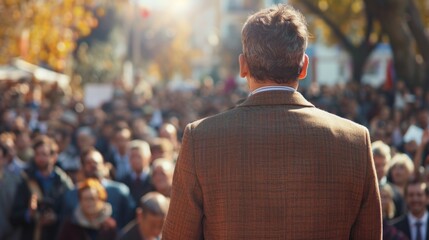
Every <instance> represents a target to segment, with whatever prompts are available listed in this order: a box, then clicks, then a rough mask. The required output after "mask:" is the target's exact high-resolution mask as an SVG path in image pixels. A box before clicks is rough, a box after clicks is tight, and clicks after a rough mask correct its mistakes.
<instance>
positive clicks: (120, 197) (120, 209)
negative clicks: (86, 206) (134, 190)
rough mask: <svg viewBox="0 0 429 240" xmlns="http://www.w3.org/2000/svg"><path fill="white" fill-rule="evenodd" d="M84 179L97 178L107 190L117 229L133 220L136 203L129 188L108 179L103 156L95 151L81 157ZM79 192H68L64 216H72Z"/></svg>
mask: <svg viewBox="0 0 429 240" xmlns="http://www.w3.org/2000/svg"><path fill="white" fill-rule="evenodd" d="M81 165H82V169H81V171H82V175H83V179H82V180H85V179H88V178H95V179H98V181H100V183H101V185H103V187H104V188H105V189H106V192H107V202H108V203H109V204H110V205H111V206H112V217H113V219H115V220H116V223H117V227H118V228H122V227H123V226H125V225H126V224H127V223H128V222H129V221H131V219H132V218H133V212H134V209H135V202H134V200H133V198H132V197H131V194H130V190H129V188H128V187H127V186H126V185H125V184H123V183H120V182H116V181H113V180H110V179H107V178H106V175H107V169H106V167H105V165H104V160H103V156H102V155H101V153H100V152H98V151H97V150H95V149H89V150H87V151H86V152H84V153H82V155H81ZM78 202H79V198H78V190H77V189H72V190H70V191H68V192H66V194H65V197H64V201H63V215H64V216H65V217H67V216H71V215H72V214H73V211H74V209H75V208H76V206H77V205H78Z"/></svg>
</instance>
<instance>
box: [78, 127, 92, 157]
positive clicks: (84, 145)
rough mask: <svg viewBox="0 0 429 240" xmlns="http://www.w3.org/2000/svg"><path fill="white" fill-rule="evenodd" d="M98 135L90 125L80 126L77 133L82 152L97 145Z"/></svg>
mask: <svg viewBox="0 0 429 240" xmlns="http://www.w3.org/2000/svg"><path fill="white" fill-rule="evenodd" d="M96 142H97V136H96V134H95V133H94V131H93V130H92V129H91V128H90V127H80V128H78V129H77V133H76V143H77V147H78V149H79V152H80V153H83V152H86V151H88V150H89V149H92V148H94V147H95V144H96Z"/></svg>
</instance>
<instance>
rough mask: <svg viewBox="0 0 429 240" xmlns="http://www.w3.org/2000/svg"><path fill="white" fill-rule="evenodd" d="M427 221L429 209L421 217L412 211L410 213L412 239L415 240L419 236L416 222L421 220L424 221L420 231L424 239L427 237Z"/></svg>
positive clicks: (409, 221)
mask: <svg viewBox="0 0 429 240" xmlns="http://www.w3.org/2000/svg"><path fill="white" fill-rule="evenodd" d="M427 221H428V211H425V214H423V217H421V218H416V217H415V216H413V215H412V214H411V213H408V223H409V224H410V234H411V240H415V239H416V237H417V228H416V222H421V223H422V225H421V227H420V232H421V234H422V239H426V234H427V229H426V226H427Z"/></svg>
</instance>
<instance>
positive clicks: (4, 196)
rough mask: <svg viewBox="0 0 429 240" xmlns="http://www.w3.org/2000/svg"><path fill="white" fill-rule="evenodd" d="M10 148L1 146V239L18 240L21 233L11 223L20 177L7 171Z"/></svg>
mask: <svg viewBox="0 0 429 240" xmlns="http://www.w3.org/2000/svg"><path fill="white" fill-rule="evenodd" d="M7 156H8V147H7V146H5V145H4V144H0V213H1V214H0V239H2V240H18V239H19V238H20V231H19V229H17V228H13V227H12V226H11V225H10V222H9V215H10V213H11V210H12V204H13V199H14V196H15V192H16V188H17V186H18V184H19V182H20V180H21V179H20V178H19V176H17V175H16V174H13V173H11V172H9V171H5V166H6V162H7Z"/></svg>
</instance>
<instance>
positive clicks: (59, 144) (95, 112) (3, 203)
mask: <svg viewBox="0 0 429 240" xmlns="http://www.w3.org/2000/svg"><path fill="white" fill-rule="evenodd" d="M299 91H300V92H301V93H302V94H303V95H304V96H305V97H306V98H307V99H309V100H310V101H311V102H312V103H313V104H314V105H315V106H316V107H318V108H321V109H324V110H326V111H329V112H332V113H334V114H337V115H339V116H342V117H344V118H348V119H350V120H352V121H355V122H357V123H360V124H362V125H364V126H366V127H368V129H369V131H370V134H371V140H372V142H373V143H372V144H373V155H374V160H375V167H376V171H377V175H378V179H379V185H380V191H381V197H382V206H383V216H384V220H385V224H384V227H385V231H384V234H385V239H407V237H406V233H403V231H406V230H403V229H402V226H401V225H400V224H401V219H402V218H403V217H404V216H407V214H414V215H415V216H416V218H418V216H420V214H427V210H426V206H427V205H428V204H429V191H428V190H427V188H426V181H429V158H428V155H429V144H428V143H429V133H428V132H427V131H426V129H427V127H428V124H429V94H425V93H424V91H423V90H422V89H420V88H415V89H409V88H407V87H406V85H405V84H404V83H402V82H397V83H396V84H395V86H394V87H390V88H386V87H384V86H382V87H379V88H374V87H371V86H368V85H359V84H357V83H353V82H349V83H345V84H337V85H334V86H318V85H317V83H312V84H310V86H309V87H308V88H305V89H304V88H303V89H300V90H299ZM0 93H1V94H0V116H1V118H0V239H4V240H10V239H35V240H42V239H47V240H49V239H90V240H94V239H158V238H159V237H160V233H161V229H162V224H163V221H164V217H165V215H166V213H167V212H168V205H169V196H170V191H171V185H172V181H173V172H174V167H175V161H176V159H177V156H178V153H179V150H180V139H181V136H182V130H183V129H184V127H185V126H186V124H187V123H189V122H191V121H194V120H197V119H199V118H203V117H207V116H210V115H213V114H216V113H219V112H222V111H226V110H227V109H230V108H233V107H234V106H235V105H236V104H237V103H239V102H241V101H243V99H245V98H246V96H247V91H246V87H245V86H241V85H240V84H238V83H237V82H235V81H234V80H231V79H229V80H228V81H225V82H222V81H221V82H220V83H217V84H215V83H214V82H213V81H212V80H211V79H209V78H207V79H204V80H202V81H201V82H200V84H199V85H197V86H195V87H192V88H175V89H173V88H169V87H166V86H165V85H152V84H149V83H147V82H145V81H143V80H141V79H136V81H135V85H134V86H133V87H132V88H127V87H126V86H124V85H123V84H122V82H120V81H118V82H115V83H114V93H113V97H112V99H111V100H109V101H107V102H105V103H103V104H102V105H101V106H99V107H96V108H87V106H85V103H84V102H83V100H82V99H83V98H82V96H80V95H79V94H70V92H69V91H68V90H67V89H62V88H60V87H59V86H58V85H56V84H47V83H41V82H27V81H17V82H10V81H4V82H0ZM413 184H414V185H415V186H417V187H415V188H413ZM419 191H420V192H419ZM416 192H417V193H421V192H422V193H423V195H422V197H421V198H420V199H418V198H415V197H414V195H413V198H411V197H407V194H415V193H416ZM428 233H429V231H428ZM389 234H390V235H389Z"/></svg>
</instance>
